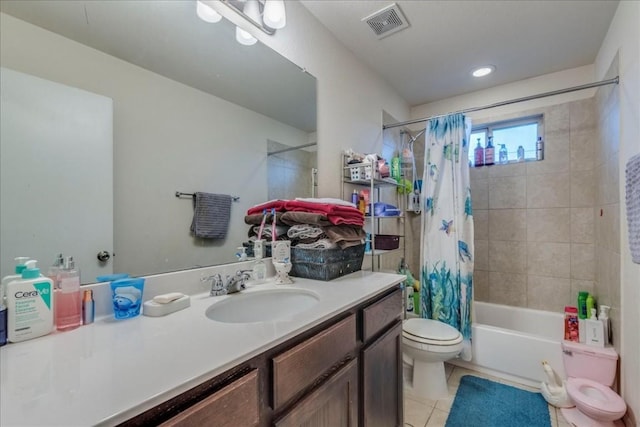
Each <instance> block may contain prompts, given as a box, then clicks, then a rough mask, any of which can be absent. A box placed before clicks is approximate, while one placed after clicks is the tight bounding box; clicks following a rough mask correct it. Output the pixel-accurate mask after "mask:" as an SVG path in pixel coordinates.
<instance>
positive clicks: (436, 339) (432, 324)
mask: <svg viewBox="0 0 640 427" xmlns="http://www.w3.org/2000/svg"><path fill="white" fill-rule="evenodd" d="M402 337H403V338H404V339H407V340H409V341H413V342H416V343H420V344H428V345H433V346H454V345H458V344H460V343H461V342H462V334H461V333H460V331H458V330H457V329H456V328H454V327H453V326H450V325H447V324H446V323H444V322H440V321H438V320H432V319H408V320H405V322H404V323H403V325H402Z"/></svg>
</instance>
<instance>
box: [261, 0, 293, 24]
mask: <svg viewBox="0 0 640 427" xmlns="http://www.w3.org/2000/svg"><path fill="white" fill-rule="evenodd" d="M262 19H263V20H264V23H265V25H266V26H267V27H269V28H273V29H274V30H279V29H281V28H284V26H285V25H287V14H286V13H285V10H284V0H265V2H264V15H263V17H262Z"/></svg>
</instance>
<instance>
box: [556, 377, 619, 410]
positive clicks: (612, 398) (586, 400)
mask: <svg viewBox="0 0 640 427" xmlns="http://www.w3.org/2000/svg"><path fill="white" fill-rule="evenodd" d="M589 388H591V389H595V390H597V391H595V392H593V393H591V394H590V393H589ZM592 391H593V390H592ZM567 393H568V394H569V396H570V397H571V398H572V399H573V400H575V401H579V402H580V403H581V404H582V405H585V406H588V407H590V408H592V409H594V410H596V411H598V412H602V413H608V414H619V413H622V414H624V413H625V412H626V410H627V404H626V403H625V402H624V399H623V398H622V397H620V396H619V395H618V394H617V393H616V392H615V391H613V390H611V389H610V388H609V387H607V386H606V385H603V384H600V383H598V382H595V381H592V380H588V379H586V378H569V379H568V380H567Z"/></svg>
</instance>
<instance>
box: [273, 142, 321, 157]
mask: <svg viewBox="0 0 640 427" xmlns="http://www.w3.org/2000/svg"><path fill="white" fill-rule="evenodd" d="M314 145H318V143H317V142H312V143H310V144H304V145H296V146H295V147H289V148H283V149H282V150H278V151H271V152H269V153H267V156H273V155H274V154H280V153H286V152H287V151H293V150H299V149H301V148H306V147H313V146H314Z"/></svg>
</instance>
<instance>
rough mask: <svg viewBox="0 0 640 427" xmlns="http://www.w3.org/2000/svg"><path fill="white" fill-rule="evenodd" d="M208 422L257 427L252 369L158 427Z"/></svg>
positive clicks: (255, 377) (255, 381) (187, 426)
mask: <svg viewBox="0 0 640 427" xmlns="http://www.w3.org/2000/svg"><path fill="white" fill-rule="evenodd" d="M211 419H215V420H216V423H215V424H216V426H219V427H222V426H229V427H234V426H246V427H252V426H256V425H258V421H259V406H258V371H257V370H255V369H254V370H253V371H251V372H250V373H248V374H246V375H244V376H243V377H242V378H240V379H238V380H235V381H233V382H232V383H231V384H229V385H228V386H226V387H224V388H222V389H221V390H220V391H217V392H215V393H213V394H212V395H210V396H209V397H206V398H204V399H202V400H201V401H200V402H198V403H196V404H195V405H193V406H191V407H189V408H187V409H186V410H184V411H182V412H180V413H179V414H178V415H176V416H175V417H172V418H170V419H169V420H167V421H165V422H164V423H162V424H160V426H161V427H200V426H206V425H208V424H209V423H208V421H209V420H211Z"/></svg>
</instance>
